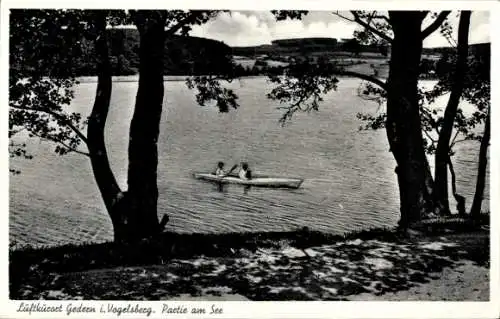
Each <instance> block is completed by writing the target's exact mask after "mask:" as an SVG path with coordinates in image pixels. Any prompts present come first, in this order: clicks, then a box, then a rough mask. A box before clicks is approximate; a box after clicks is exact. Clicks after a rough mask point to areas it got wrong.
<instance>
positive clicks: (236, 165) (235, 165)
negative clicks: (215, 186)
mask: <svg viewBox="0 0 500 319" xmlns="http://www.w3.org/2000/svg"><path fill="white" fill-rule="evenodd" d="M236 167H238V164H234V165H233V167H231V169H230V170H229V172H227V174H226V176H228V175H229V174H231V172H232V171H234V169H235V168H236Z"/></svg>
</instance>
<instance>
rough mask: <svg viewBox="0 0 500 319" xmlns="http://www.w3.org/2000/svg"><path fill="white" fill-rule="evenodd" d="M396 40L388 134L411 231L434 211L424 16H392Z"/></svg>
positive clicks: (402, 223)
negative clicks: (424, 109)
mask: <svg viewBox="0 0 500 319" xmlns="http://www.w3.org/2000/svg"><path fill="white" fill-rule="evenodd" d="M389 17H390V22H391V25H392V28H393V33H394V39H393V42H392V53H391V60H390V71H389V78H388V80H387V85H388V95H387V123H386V132H387V137H388V140H389V144H390V147H391V151H392V153H393V155H394V158H395V159H396V163H397V167H396V174H397V176H398V184H399V192H400V202H401V220H400V226H401V227H408V226H410V225H411V223H412V222H416V221H418V220H420V219H421V218H422V217H423V216H425V214H426V213H427V212H429V211H430V210H432V206H431V205H432V204H431V203H432V198H431V194H430V192H429V188H430V187H431V184H430V182H429V175H430V174H429V172H430V171H429V163H428V161H427V158H426V156H425V153H424V144H423V139H422V131H421V123H420V114H419V101H418V77H419V73H420V72H419V66H420V58H421V54H422V35H421V26H422V21H423V19H424V17H425V14H423V13H421V12H405V11H392V12H389Z"/></svg>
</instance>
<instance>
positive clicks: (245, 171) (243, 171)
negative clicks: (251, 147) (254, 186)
mask: <svg viewBox="0 0 500 319" xmlns="http://www.w3.org/2000/svg"><path fill="white" fill-rule="evenodd" d="M238 176H239V178H241V179H252V171H251V170H250V169H249V168H248V164H247V163H241V168H240V171H239V173H238Z"/></svg>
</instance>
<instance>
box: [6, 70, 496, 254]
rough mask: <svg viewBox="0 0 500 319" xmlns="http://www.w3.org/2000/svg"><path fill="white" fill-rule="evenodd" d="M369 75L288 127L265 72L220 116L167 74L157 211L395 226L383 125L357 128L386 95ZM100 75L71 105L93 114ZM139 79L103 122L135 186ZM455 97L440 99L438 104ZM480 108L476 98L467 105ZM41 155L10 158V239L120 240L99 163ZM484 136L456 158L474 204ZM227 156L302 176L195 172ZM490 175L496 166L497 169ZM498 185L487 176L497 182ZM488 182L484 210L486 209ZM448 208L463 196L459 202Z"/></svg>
mask: <svg viewBox="0 0 500 319" xmlns="http://www.w3.org/2000/svg"><path fill="white" fill-rule="evenodd" d="M359 84H360V82H359V81H358V80H356V79H341V81H340V84H339V87H338V90H337V91H336V92H331V93H330V94H328V95H327V96H326V97H325V101H324V102H323V104H322V105H321V109H320V111H319V112H312V113H308V114H305V113H301V114H297V115H296V116H295V117H294V118H293V120H292V122H290V123H289V124H288V125H286V126H285V127H281V126H280V125H279V123H278V119H279V118H280V116H281V114H282V110H278V109H277V106H278V104H277V103H276V102H274V101H271V100H268V99H267V98H266V93H267V92H268V91H269V90H270V86H269V85H268V84H267V83H266V80H265V79H264V78H252V79H243V80H241V81H236V82H234V83H233V84H231V85H232V86H233V87H234V88H235V90H236V92H237V94H238V95H239V96H240V100H239V101H240V105H241V106H240V108H239V109H238V110H230V112H229V113H225V114H221V113H219V112H218V110H217V109H215V108H214V107H200V106H198V105H197V104H196V102H195V98H194V93H193V92H191V91H189V90H188V89H187V88H186V86H185V84H184V82H182V81H166V82H165V106H164V111H163V116H162V122H161V131H160V138H159V143H158V145H159V166H158V188H159V194H160V197H159V202H158V210H159V214H160V215H162V214H164V213H166V214H168V215H169V216H170V222H169V223H168V224H167V230H168V231H175V232H201V233H209V232H233V231H286V230H293V229H296V228H299V227H302V226H307V227H309V228H311V229H316V230H320V231H325V232H330V233H335V234H341V233H345V232H348V231H353V230H359V229H365V228H371V227H380V226H394V225H396V224H397V221H398V219H399V199H398V198H399V195H398V188H397V184H396V175H395V173H394V168H395V161H394V159H393V157H392V154H391V153H390V152H389V147H388V143H387V138H386V135H385V131H384V130H379V131H359V130H358V128H359V126H360V125H361V124H362V123H361V122H360V121H359V120H358V119H356V113H357V112H365V111H366V112H375V111H376V110H377V108H378V105H377V104H375V103H373V102H371V101H365V100H363V99H361V98H359V97H357V95H356V94H357V89H358V86H359ZM95 88H96V83H82V84H80V85H79V86H78V87H76V89H75V95H76V96H75V99H74V101H73V103H72V106H71V108H72V110H75V111H78V112H81V113H82V114H83V115H84V116H88V114H90V109H91V107H92V103H93V99H94V94H95ZM136 90H137V83H136V82H118V83H114V86H113V95H112V102H111V103H112V105H111V110H110V114H109V118H108V124H107V127H106V142H107V145H108V152H109V156H110V161H111V165H112V169H113V170H114V172H115V174H116V177H117V179H118V181H119V183H120V185H121V186H122V187H123V188H124V189H125V187H126V173H127V146H128V126H129V123H130V119H131V117H132V111H133V106H134V100H135V94H136ZM445 102H446V100H441V104H440V105H441V106H444V105H445ZM463 107H464V109H465V110H469V111H470V110H472V107H471V106H470V105H463ZM28 149H29V150H30V152H31V153H32V154H33V155H35V157H34V159H32V160H23V159H12V160H11V166H12V168H15V169H19V170H21V171H22V173H21V174H20V175H16V176H11V178H10V225H9V229H10V240H11V241H15V242H17V243H21V244H24V243H29V244H44V245H55V244H66V243H81V242H82V241H94V242H101V241H106V240H111V239H112V237H113V236H112V228H111V222H110V220H109V218H108V215H107V213H106V211H105V209H104V205H103V202H102V199H101V197H100V194H99V191H98V189H97V186H96V184H95V181H94V177H93V175H92V170H91V167H90V161H89V159H88V158H87V157H85V156H82V155H79V154H68V155H65V156H62V157H61V156H58V155H56V154H55V153H54V152H53V149H54V145H52V144H49V143H47V142H43V141H39V140H35V139H30V140H28ZM478 150H479V143H478V142H464V143H460V144H457V146H456V155H455V157H454V159H453V160H454V164H455V170H456V172H457V187H458V191H459V193H461V194H462V195H465V196H466V197H467V207H470V205H471V202H472V197H473V194H474V189H475V182H476V180H475V179H476V174H477V155H478ZM218 161H224V162H226V165H227V166H228V167H230V166H232V165H233V163H238V162H240V161H247V162H248V163H249V165H250V167H251V168H252V169H253V172H254V173H256V174H265V175H284V176H289V177H301V178H304V179H305V181H304V183H303V184H302V186H301V188H300V189H297V190H286V189H266V188H252V189H250V190H249V191H248V192H246V193H245V191H244V189H243V188H242V187H240V186H236V185H232V186H231V185H229V187H226V188H225V190H224V192H219V191H218V189H217V187H216V185H213V184H211V183H207V182H203V181H199V180H195V179H194V178H193V177H192V173H193V172H196V171H211V170H213V169H214V167H215V164H216V163H217V162H218ZM488 175H489V173H488ZM488 185H489V182H488ZM488 198H489V188H488V189H487V190H486V199H485V201H484V203H483V209H485V210H487V209H489V208H488V207H489V200H488ZM451 206H452V207H454V206H455V202H454V201H451Z"/></svg>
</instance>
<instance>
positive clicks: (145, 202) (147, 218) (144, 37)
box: [126, 11, 165, 241]
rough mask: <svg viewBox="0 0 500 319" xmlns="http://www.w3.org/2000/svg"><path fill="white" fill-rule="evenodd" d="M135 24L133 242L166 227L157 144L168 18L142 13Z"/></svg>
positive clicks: (131, 166) (131, 147)
mask: <svg viewBox="0 0 500 319" xmlns="http://www.w3.org/2000/svg"><path fill="white" fill-rule="evenodd" d="M135 23H136V26H137V29H138V30H139V34H140V49H139V57H140V66H139V88H138V91H137V96H136V103H135V110H134V114H133V117H132V122H131V125H130V135H129V148H128V160H129V164H128V192H127V194H126V197H127V200H126V203H127V206H128V210H129V214H128V215H129V216H128V220H127V223H128V224H130V225H133V227H130V229H129V233H128V235H127V237H128V238H129V239H130V240H131V241H136V240H140V239H143V238H148V237H151V236H154V235H156V234H158V233H159V232H161V230H162V229H161V227H160V225H162V224H163V226H164V222H162V223H160V222H159V221H158V215H157V201H158V186H157V166H158V147H157V143H158V135H159V128H160V119H161V112H162V107H163V94H164V87H163V52H164V42H165V16H164V14H163V13H162V12H161V11H138V12H136V14H135Z"/></svg>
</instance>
